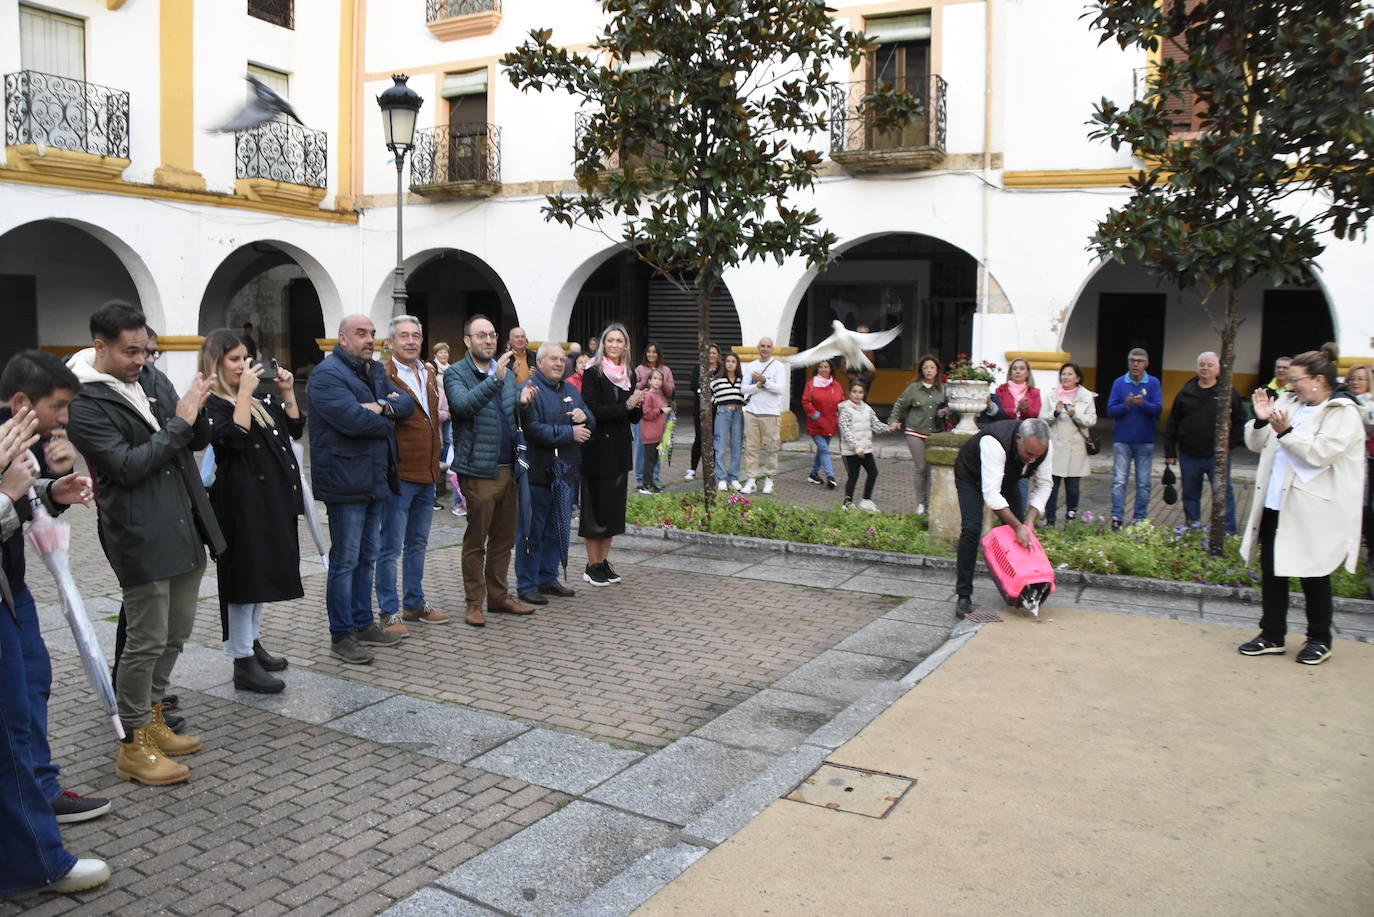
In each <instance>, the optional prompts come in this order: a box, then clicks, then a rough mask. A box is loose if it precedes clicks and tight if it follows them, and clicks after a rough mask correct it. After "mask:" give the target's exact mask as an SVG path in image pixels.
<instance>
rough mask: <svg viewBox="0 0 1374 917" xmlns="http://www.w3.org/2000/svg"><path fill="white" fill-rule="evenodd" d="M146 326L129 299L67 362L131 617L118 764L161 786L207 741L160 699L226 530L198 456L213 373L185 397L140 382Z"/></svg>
mask: <svg viewBox="0 0 1374 917" xmlns="http://www.w3.org/2000/svg"><path fill="white" fill-rule="evenodd" d="M146 324H147V323H146V321H145V320H144V318H143V313H142V312H140V311H138V310H137V309H135V308H133V307H132V306H130V305H127V304H125V303H111V304H109V305H106V306H104V307H102V308H101V309H99V310H98V311H97V312H96V313H95V314H94V315H92V316H91V336H92V337H93V338H94V342H93V346H92V347H90V348H88V349H86V350H83V351H81V352H80V353H77V354H76V355H75V356H73V357H72V358H71V361H70V362H69V364H68V365H69V366H70V368H71V370H72V371H73V372H74V373H76V377H77V379H78V380H79V381H80V382H81V383H82V385H81V391H80V392H78V393H77V396H76V400H75V401H73V402H72V405H71V408H70V425H69V427H68V430H67V434H68V436H69V437H70V438H71V441H72V444H73V445H74V446H76V448H77V451H78V452H80V453H81V454H82V455H83V456H85V459H86V463H87V464H88V465H89V466H90V469H91V475H92V477H94V478H95V485H96V486H95V490H96V506H97V507H98V509H99V513H100V543H101V545H102V546H103V547H104V548H105V556H106V558H107V559H108V560H109V562H110V566H111V567H112V568H113V569H114V572H115V576H117V577H118V578H119V585H120V586H121V587H122V589H123V591H124V610H125V614H126V616H127V618H128V642H127V644H126V645H125V648H124V654H123V656H122V657H121V658H120V666H119V682H118V687H117V692H116V693H117V698H118V702H119V718H120V720H121V721H122V722H123V724H124V731H125V733H126V737H125V741H124V742H122V743H121V744H120V749H119V756H118V758H117V760H116V762H115V773H117V774H118V775H119V776H120V777H123V778H125V779H126V780H136V781H138V782H140V783H146V784H148V785H150V786H163V785H166V784H169V783H180V782H182V781H184V780H185V779H186V778H187V777H188V776H189V771H188V770H187V768H186V767H185V766H184V765H182V764H178V763H177V762H175V761H172V760H170V758H169V757H167V756H176V755H186V754H191V753H192V752H196V751H199V750H200V749H201V741H200V739H197V738H194V737H192V736H181V735H177V734H176V733H175V732H173V731H172V730H171V729H169V728H168V727H167V724H166V722H165V721H164V719H163V716H162V700H163V696H164V694H165V693H166V690H167V686H168V684H169V683H170V681H171V677H172V669H173V667H174V666H175V665H176V662H177V658H178V657H179V656H180V655H181V647H182V644H183V643H184V642H185V641H186V640H187V639H188V638H189V637H190V636H191V626H192V625H193V624H194V623H195V614H196V602H197V596H198V593H199V591H200V578H201V575H202V574H203V573H204V572H205V548H206V546H207V545H208V546H209V548H210V552H211V553H212V554H217V553H218V552H219V551H221V550H223V549H224V538H223V536H222V535H221V534H220V530H219V524H218V523H217V522H216V521H215V514H214V511H213V510H212V509H211V508H210V500H209V497H208V496H207V495H206V493H205V487H204V485H202V484H201V482H200V474H199V473H198V472H197V470H196V464H195V459H194V457H193V456H192V454H191V453H192V452H193V451H194V450H196V449H203V448H205V446H206V445H207V444H208V443H209V442H210V426H209V423H208V422H207V421H206V418H205V415H204V414H203V413H202V411H201V408H202V406H203V405H204V403H205V398H206V396H207V395H208V394H209V392H210V380H209V379H206V378H204V377H203V376H202V375H200V374H199V373H197V374H196V377H195V379H194V380H193V381H192V382H191V384H190V386H188V387H187V390H186V394H185V395H184V396H183V397H181V398H180V399H178V398H177V393H176V391H175V389H173V388H172V385H171V383H170V382H168V381H167V378H166V377H165V376H163V375H162V374H160V373H159V374H157V375H156V376H151V377H148V380H150V381H143V380H141V379H140V371H141V370H142V368H143V363H144V360H145V359H146V358H147V354H146V351H145V347H146V344H147V338H148V332H147V330H146V328H145V325H146ZM150 389H151V390H150Z"/></svg>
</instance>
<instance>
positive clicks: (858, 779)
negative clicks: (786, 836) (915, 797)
mask: <svg viewBox="0 0 1374 917" xmlns="http://www.w3.org/2000/svg"><path fill="white" fill-rule="evenodd" d="M915 785H916V781H915V780H914V779H912V778H911V777H897V776H894V775H892V774H880V773H877V772H875V771H866V770H863V769H861V768H857V767H842V766H840V765H838V764H822V765H821V766H820V767H819V768H817V769H816V772H815V773H814V774H812V775H811V776H810V777H807V778H806V779H805V780H803V781H802V782H801V783H800V784H798V785H797V788H796V789H795V790H793V791H792V792H791V793H788V794H787V796H786V797H785V798H786V799H790V800H791V801H792V802H801V803H805V804H806V805H809V806H818V807H820V808H822V809H833V810H835V811H837V812H851V813H853V814H855V815H866V816H868V817H869V818H885V817H887V814H888V813H889V812H891V811H892V807H893V806H895V805H896V804H897V803H898V802H899V801H901V799H902V797H903V796H905V795H906V791H907V790H909V789H911V788H912V787H913V786H915Z"/></svg>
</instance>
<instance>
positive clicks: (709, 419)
mask: <svg viewBox="0 0 1374 917" xmlns="http://www.w3.org/2000/svg"><path fill="white" fill-rule="evenodd" d="M697 283H698V285H697V379H698V385H699V387H700V388H701V396H700V400H699V402H698V408H697V409H698V411H700V413H699V414H698V418H697V419H698V424H697V429H698V431H699V433H700V436H701V475H700V477H701V489H702V496H703V498H704V499H703V502H704V503H705V505H706V525H707V527H708V528H709V527H710V525H711V509H712V507H713V506H714V505H715V499H716V460H715V459H716V449H715V428H716V424H715V414H716V412H715V410H714V407H713V405H712V403H711V296H712V294H714V293H715V289H716V285H715V282H714V281H713V280H711V279H710V278H708V277H706V276H700V277H698V278H697ZM694 395H695V393H694Z"/></svg>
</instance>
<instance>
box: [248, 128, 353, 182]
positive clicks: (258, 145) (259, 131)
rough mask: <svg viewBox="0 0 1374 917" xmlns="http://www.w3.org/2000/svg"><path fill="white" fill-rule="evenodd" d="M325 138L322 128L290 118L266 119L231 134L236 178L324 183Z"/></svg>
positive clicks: (326, 145) (326, 140) (326, 156)
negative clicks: (314, 129) (316, 128)
mask: <svg viewBox="0 0 1374 917" xmlns="http://www.w3.org/2000/svg"><path fill="white" fill-rule="evenodd" d="M328 153H329V141H328V139H327V138H326V137H325V133H324V131H312V130H311V129H310V128H308V127H302V126H301V125H299V124H293V123H292V122H290V121H268V122H266V123H265V124H260V125H258V126H257V127H255V128H252V129H251V130H246V131H238V132H237V133H235V134H234V161H235V166H236V174H237V176H238V177H239V178H270V179H272V180H273V181H280V182H287V183H289V184H292V185H304V186H306V187H309V188H323V187H324V186H325V162H326V161H327V159H328Z"/></svg>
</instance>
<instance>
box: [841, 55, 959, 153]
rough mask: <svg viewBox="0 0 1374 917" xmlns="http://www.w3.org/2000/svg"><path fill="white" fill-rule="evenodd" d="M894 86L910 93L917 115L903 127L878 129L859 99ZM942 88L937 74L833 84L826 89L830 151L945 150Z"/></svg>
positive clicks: (943, 90) (943, 91)
mask: <svg viewBox="0 0 1374 917" xmlns="http://www.w3.org/2000/svg"><path fill="white" fill-rule="evenodd" d="M884 86H887V87H894V88H896V89H898V90H903V91H905V92H907V93H910V94H911V95H912V96H913V97H914V98H915V99H916V101H917V102H919V103H920V106H921V110H920V114H918V115H917V116H916V118H914V119H913V120H911V121H909V122H907V123H906V124H904V125H902V126H900V127H897V128H893V129H889V130H882V129H879V128H877V127H875V126H874V117H873V113H872V112H870V111H866V110H865V108H864V104H863V100H864V97H865V96H867V95H868V94H870V93H872V92H874V91H876V90H878V89H880V88H883V87H884ZM945 89H946V83H945V80H944V78H943V77H941V76H939V75H938V74H933V73H932V74H919V75H916V76H910V77H905V78H903V79H900V80H897V81H896V83H895V84H894V83H893V82H892V81H884V82H881V83H879V82H876V81H873V80H862V81H859V82H855V83H837V84H835V85H834V86H832V87H831V90H830V151H831V152H832V153H847V152H851V151H857V150H872V151H881V150H898V149H920V148H926V149H936V150H940V151H942V152H943V151H944V149H945Z"/></svg>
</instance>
